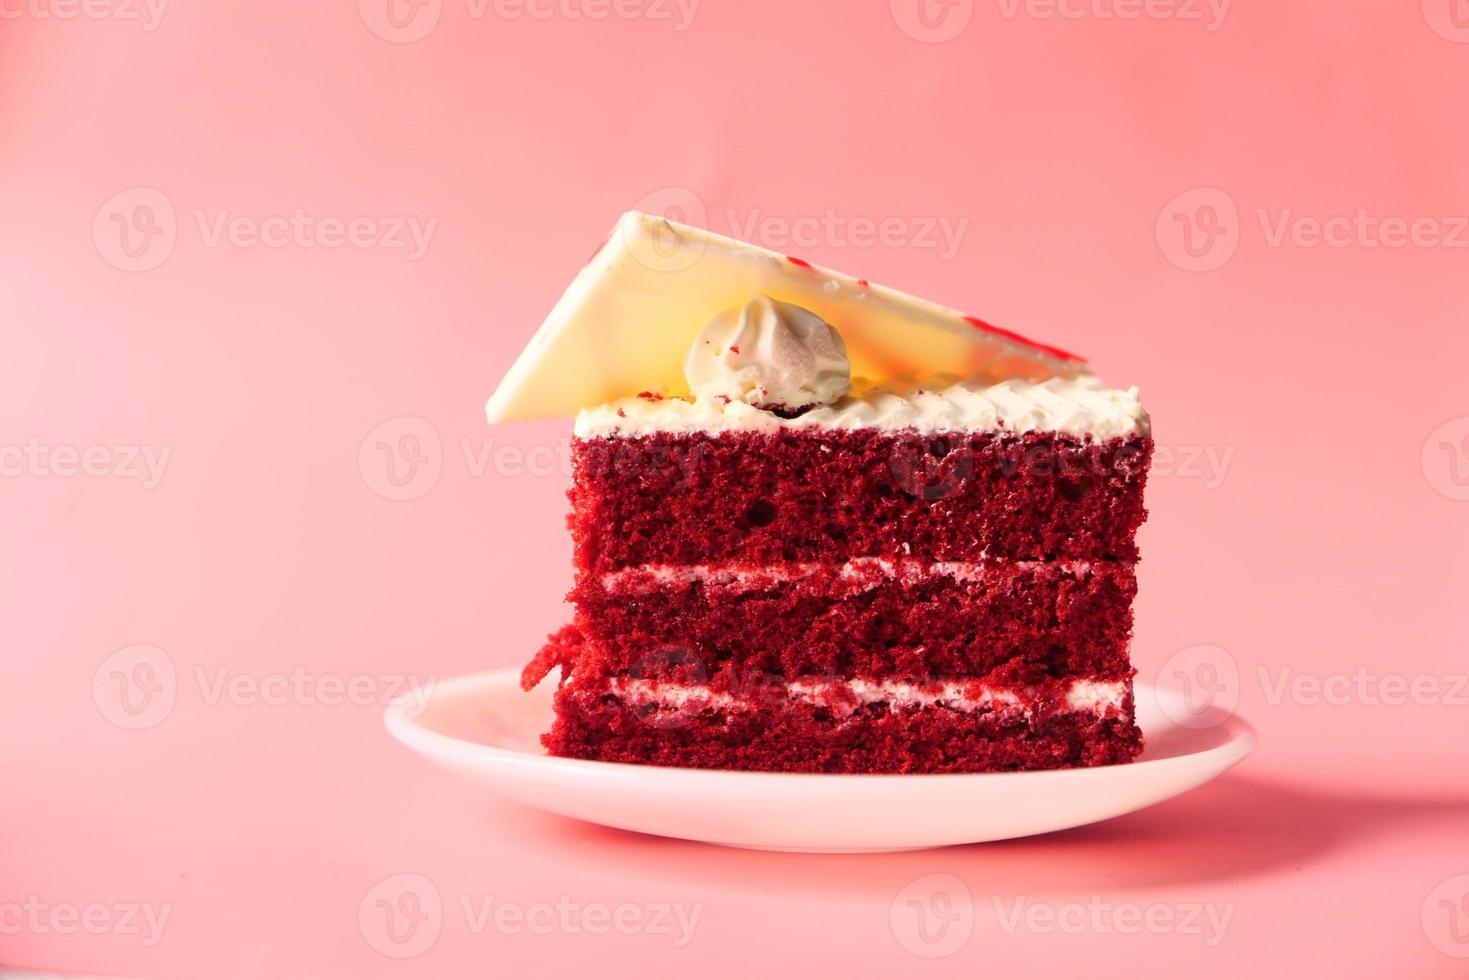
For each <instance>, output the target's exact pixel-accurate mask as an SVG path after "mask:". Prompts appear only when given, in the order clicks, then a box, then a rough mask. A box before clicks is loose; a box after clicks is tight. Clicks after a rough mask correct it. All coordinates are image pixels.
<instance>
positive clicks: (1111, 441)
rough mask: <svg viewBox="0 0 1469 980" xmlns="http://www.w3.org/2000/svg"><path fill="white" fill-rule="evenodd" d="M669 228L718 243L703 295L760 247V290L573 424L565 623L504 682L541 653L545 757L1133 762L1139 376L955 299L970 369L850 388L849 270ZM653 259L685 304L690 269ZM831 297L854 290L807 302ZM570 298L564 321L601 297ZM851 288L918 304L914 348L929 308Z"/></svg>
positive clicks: (869, 763)
mask: <svg viewBox="0 0 1469 980" xmlns="http://www.w3.org/2000/svg"><path fill="white" fill-rule="evenodd" d="M640 227H641V225H640ZM668 228H669V229H670V230H671V231H673V232H674V233H675V234H676V235H689V236H691V235H699V236H703V237H701V238H700V239H699V240H700V241H704V242H706V243H708V242H712V243H714V245H717V246H720V247H723V248H725V249H727V250H728V254H727V255H726V259H728V257H729V256H730V255H732V256H733V259H732V260H728V261H726V262H725V263H724V265H722V266H720V267H719V270H717V271H722V272H723V273H726V275H723V276H721V279H720V282H721V283H722V282H724V280H725V279H727V278H729V275H727V273H729V272H730V270H731V269H737V268H740V267H742V264H748V263H759V264H760V265H761V270H762V271H761V274H760V277H759V281H758V282H757V283H755V284H754V285H755V286H756V287H757V288H759V289H761V290H762V291H761V292H758V293H754V294H753V295H748V296H747V298H746V300H745V301H744V302H743V303H742V304H741V305H738V306H732V307H730V308H728V309H725V310H723V311H716V314H715V315H713V316H712V319H711V318H709V317H706V318H705V319H706V320H708V325H707V326H705V325H704V323H702V322H696V323H691V324H689V325H688V327H687V329H686V331H685V333H684V337H683V340H684V346H685V348H686V350H687V354H686V356H685V358H684V365H683V367H684V375H685V377H686V379H687V387H686V389H685V392H684V393H677V392H673V391H664V392H662V393H657V394H655V393H652V392H644V393H642V394H640V395H636V394H635V395H630V396H628V397H621V398H615V399H611V400H609V401H606V402H605V403H603V404H599V405H592V406H589V407H584V408H583V410H582V411H581V412H580V413H579V414H578V416H577V420H576V429H575V438H574V440H573V446H572V451H573V462H574V476H573V485H572V489H571V492H570V497H571V502H572V516H571V521H570V524H571V530H572V535H573V539H574V544H575V561H576V582H575V586H574V589H573V591H572V594H571V598H572V600H573V601H574V603H575V606H576V613H575V620H574V623H573V624H572V625H570V626H568V627H566V628H565V629H563V630H562V631H561V632H560V633H558V634H556V635H555V636H554V637H552V639H551V641H550V643H549V644H548V645H547V646H546V647H545V649H543V650H542V651H541V653H540V654H539V655H538V656H537V657H536V658H535V660H534V661H533V662H532V663H531V664H530V665H529V666H528V667H527V668H526V671H525V677H524V680H525V683H526V686H527V687H528V688H529V687H531V686H533V685H535V684H536V683H537V682H539V681H540V680H541V679H542V678H543V677H544V676H545V675H546V674H548V673H550V672H552V671H553V670H554V669H555V668H556V667H558V666H559V667H560V668H562V671H561V684H560V687H559V689H558V691H557V693H556V697H555V704H556V721H555V724H554V726H553V728H552V730H551V731H550V732H549V733H548V734H547V735H546V736H545V743H546V746H547V747H548V749H550V751H551V752H553V753H555V754H557V755H564V756H573V757H578V758H585V759H599V760H605V761H614V762H635V763H651V764H658V765H670V766H699V767H719V768H739V769H762V770H782V771H801V772H983V771H994V770H1013V769H1043V768H1057V767H1065V766H1089V765H1102V764H1108V763H1117V762H1126V761H1130V760H1131V759H1133V758H1134V757H1135V756H1136V755H1137V753H1138V752H1139V751H1140V748H1141V738H1140V735H1139V732H1138V729H1137V727H1136V725H1135V724H1134V722H1133V698H1132V674H1133V671H1132V667H1131V664H1130V662H1129V656H1128V646H1129V637H1130V633H1131V623H1132V612H1131V606H1132V599H1133V595H1134V593H1135V591H1136V579H1135V577H1134V564H1135V562H1136V559H1137V552H1136V548H1135V545H1134V534H1135V532H1136V530H1137V528H1138V526H1139V524H1140V523H1141V522H1142V520H1143V518H1144V516H1145V512H1144V509H1143V502H1142V494H1143V485H1144V482H1145V480H1146V474H1147V469H1148V462H1149V458H1150V455H1151V452H1152V441H1151V438H1150V434H1149V424H1148V419H1147V416H1146V414H1145V413H1144V411H1143V410H1142V408H1141V406H1140V405H1139V404H1138V400H1137V395H1136V392H1135V391H1119V390H1112V389H1107V388H1105V387H1104V386H1102V385H1101V384H1100V383H1098V382H1097V381H1096V380H1095V379H1094V378H1093V377H1092V376H1090V375H1089V374H1087V373H1086V372H1085V366H1084V364H1083V363H1082V362H1080V361H1079V360H1078V359H1076V358H1073V357H1072V356H1070V355H1067V354H1065V353H1064V352H1062V351H1058V350H1055V349H1054V348H1047V347H1043V346H1039V345H1032V344H1030V343H1029V342H1027V341H1024V340H1023V339H1021V338H1019V337H1016V336H1015V335H1012V334H1009V333H1006V332H998V331H992V330H990V329H989V328H986V327H984V325H982V324H977V322H975V321H968V322H965V318H962V317H959V315H958V314H951V316H952V317H953V318H954V319H955V320H957V321H959V322H962V323H964V329H966V330H968V331H971V332H973V334H974V335H975V337H976V338H977V339H976V340H975V341H974V343H976V344H980V345H987V346H988V348H989V349H990V350H991V351H994V352H997V353H994V354H993V355H992V356H984V355H977V356H978V359H979V360H981V361H983V362H984V363H986V364H988V365H989V368H988V370H976V369H975V367H974V365H973V364H972V363H966V364H962V365H959V366H960V367H961V368H962V369H963V370H964V375H963V378H962V379H960V378H956V377H952V376H945V374H946V370H947V369H949V368H950V367H951V366H952V365H951V364H948V363H934V364H931V365H930V370H929V371H928V372H927V374H928V377H927V378H926V380H923V381H922V382H915V381H911V380H908V381H901V380H894V379H893V378H892V377H888V378H886V379H883V380H881V381H879V382H878V383H872V382H864V381H857V382H855V383H854V382H853V380H852V378H851V373H852V365H853V363H854V362H857V363H862V361H863V359H867V360H869V361H870V360H880V357H878V356H877V355H874V353H873V350H872V345H871V344H868V343H866V342H865V341H864V342H862V343H859V344H857V345H853V348H854V349H852V350H851V351H850V352H849V342H848V341H847V340H845V339H844V338H846V337H847V334H848V332H849V331H847V330H845V329H844V326H846V325H848V324H849V323H850V324H854V325H855V326H854V328H853V329H852V330H851V331H850V332H851V333H852V334H853V335H856V336H859V337H860V336H862V335H863V330H862V329H861V328H862V327H866V328H868V334H867V336H871V335H872V331H871V327H872V318H871V317H868V318H867V319H865V320H863V319H862V318H863V317H864V315H865V314H866V313H867V308H866V307H864V306H863V305H862V302H863V292H862V291H863V290H872V289H873V287H870V286H868V285H867V284H866V283H864V282H861V281H859V280H849V279H847V278H846V277H840V276H837V275H836V274H834V273H827V272H825V271H824V270H814V269H812V268H811V267H810V266H808V265H806V264H805V263H791V264H790V265H791V269H790V270H782V269H775V268H772V267H770V253H764V252H763V251H760V250H755V249H752V248H750V247H749V246H742V245H736V244H735V243H729V242H727V240H721V239H716V238H714V237H713V236H705V234H704V233H701V232H694V231H692V230H690V229H683V228H680V227H679V226H673V225H669V226H668ZM630 254H632V255H633V256H634V257H635V254H636V253H635V252H632V253H630ZM781 261H782V262H783V260H781ZM644 271H646V270H639V271H638V272H637V274H636V275H635V277H634V278H636V279H639V281H641V277H642V276H643V272H644ZM656 271H658V272H661V273H663V274H664V275H667V276H668V278H667V279H664V280H662V281H663V282H665V283H666V284H667V285H668V289H669V291H670V292H672V293H679V291H680V288H681V287H680V285H679V284H682V283H683V281H684V279H686V278H687V275H686V274H684V270H676V271H674V272H673V273H672V274H671V275H669V273H668V271H667V270H656ZM616 272H617V266H616V262H615V260H614V263H613V265H612V266H611V267H610V268H609V269H604V270H601V271H597V272H596V273H595V275H596V277H597V278H598V280H599V282H601V283H603V284H605V283H606V280H607V279H608V278H609V277H611V278H612V279H613V280H614V281H615V279H616V277H617V276H616ZM585 275H587V274H585V273H584V276H585ZM806 276H814V277H819V281H818V282H817V283H816V285H815V286H814V287H813V290H811V291H808V293H804V294H803V293H800V292H799V291H797V290H796V289H795V288H794V287H791V288H786V289H781V288H779V287H781V286H783V285H786V282H785V279H784V278H783V277H790V278H791V279H793V280H794V281H796V282H798V283H805V280H804V279H802V278H800V277H806ZM657 281H659V280H658V279H656V278H655V279H654V282H657ZM827 283H835V284H836V287H837V288H832V287H830V286H828V285H826V284H827ZM748 285H749V284H746V287H747V288H748ZM843 290H847V291H849V292H850V298H851V299H852V300H853V303H851V304H847V305H844V304H843V303H840V302H826V301H825V297H824V295H822V294H836V293H840V292H842V291H843ZM634 291H635V292H636V290H634ZM643 292H645V293H646V292H649V290H646V289H644V290H643ZM777 292H783V293H785V295H787V296H792V295H793V294H794V296H795V297H796V298H799V299H803V300H806V301H807V305H804V306H803V305H797V304H796V302H794V300H792V301H786V300H782V299H775V298H772V294H774V293H777ZM585 293H586V284H585V283H583V294H584V295H583V297H582V298H583V302H582V303H581V306H580V307H579V308H580V309H582V310H585V309H587V308H588V307H591V306H596V305H597V304H596V303H587V302H585ZM813 293H814V294H815V298H814V299H813ZM869 295H870V294H869ZM870 302H873V303H878V304H885V307H886V309H885V310H884V311H883V313H882V315H890V316H893V317H901V316H902V315H903V306H904V304H905V303H906V304H912V305H911V307H910V309H911V310H913V311H914V326H913V332H914V336H915V338H917V339H915V340H914V345H915V346H916V347H918V348H919V349H920V351H922V350H924V349H928V348H930V347H932V346H933V345H931V344H930V345H925V344H924V343H923V341H922V339H921V338H922V335H923V331H924V330H926V329H930V327H929V326H926V325H925V321H924V318H925V317H929V318H933V317H935V316H936V312H935V311H938V310H939V308H936V307H933V306H931V305H930V304H922V301H918V300H912V299H911V298H908V297H903V296H902V295H901V294H896V293H891V292H890V291H882V293H881V294H880V295H878V296H877V297H876V298H875V299H871V300H870ZM816 307H824V308H823V309H821V310H820V311H819V312H818V311H817V309H816ZM558 309H559V308H558ZM562 312H563V314H564V313H565V311H564V310H563V311H562ZM939 312H945V311H939ZM555 317H556V314H553V319H554V318H555ZM572 319H574V318H572ZM858 320H862V322H861V323H857V321H858ZM565 322H569V321H568V320H567V318H566V317H565V316H564V315H563V317H562V325H563V328H564V324H565ZM701 327H702V328H703V329H702V330H701V329H700V328H701ZM557 332H558V333H560V332H561V330H558V331H557ZM553 339H554V338H553ZM538 340H540V341H541V343H542V346H543V347H545V346H547V345H546V343H545V328H543V334H542V335H538ZM943 342H944V343H947V342H948V339H947V338H945V339H944V341H943ZM551 346H554V345H551ZM534 349H535V345H534V344H533V346H532V350H534ZM568 363H570V362H568ZM864 366H867V365H866V364H864ZM867 367H868V370H869V371H871V373H872V374H877V373H879V372H878V371H874V370H872V368H871V367H870V366H867ZM908 373H910V374H911V373H912V372H911V371H910V372H908ZM512 376H514V372H513V373H512ZM529 376H530V375H529V374H528V373H527V372H525V371H524V370H522V372H521V378H522V380H524V379H525V378H526V377H529ZM497 399H500V401H501V404H502V406H503V405H504V404H505V403H506V401H507V399H506V398H502V397H501V396H500V395H497ZM495 404H496V403H495V402H494V401H492V403H491V408H492V415H494V414H496V413H495ZM501 414H502V415H504V414H505V413H504V412H503V409H502V413H501ZM507 417H508V416H507Z"/></svg>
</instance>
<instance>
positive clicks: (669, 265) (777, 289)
mask: <svg viewBox="0 0 1469 980" xmlns="http://www.w3.org/2000/svg"><path fill="white" fill-rule="evenodd" d="M762 293H763V294H765V295H767V296H770V297H772V298H774V299H778V300H783V301H785V302H787V303H794V304H796V305H797V306H802V307H805V308H806V309H808V310H810V311H812V312H813V313H815V314H817V315H818V316H820V317H821V318H822V319H824V320H826V322H828V323H830V324H831V325H832V326H833V327H835V328H836V330H837V331H838V332H839V333H840V334H841V335H842V338H843V340H844V341H845V342H846V345H847V353H848V355H849V357H850V358H851V361H852V375H853V377H855V378H862V379H864V380H866V381H868V382H878V383H880V382H889V381H894V380H904V379H914V380H921V379H923V378H927V377H931V376H934V375H953V376H958V377H964V378H972V379H976V380H979V381H989V382H991V383H994V382H999V381H1003V380H1005V379H1008V378H1018V379H1022V380H1026V381H1040V380H1043V379H1045V378H1049V377H1074V376H1076V375H1078V374H1081V373H1084V372H1085V371H1086V364H1085V362H1084V361H1082V360H1080V359H1078V358H1074V357H1072V356H1070V355H1067V354H1065V352H1064V351H1058V350H1055V349H1054V348H1048V347H1045V346H1043V345H1035V344H1031V343H1029V342H1027V341H1025V340H1023V339H1022V338H1018V337H1015V336H1014V335H1009V334H1006V333H1004V332H997V331H995V330H994V329H993V328H987V327H986V326H984V325H983V324H980V323H979V322H978V321H974V320H971V319H968V318H966V317H965V316H964V315H963V314H961V313H959V312H958V311H956V310H951V309H948V308H946V307H943V306H939V305H938V304H936V303H930V302H928V301H927V300H922V299H919V298H917V297H915V296H909V295H907V294H906V293H901V292H899V291H897V290H895V289H888V288H886V287H883V286H876V285H869V284H868V283H866V282H864V281H861V280H857V279H853V278H852V277H850V276H846V275H843V274H841V273H838V272H832V271H830V270H828V269H822V268H819V267H812V266H808V265H806V264H804V263H801V262H799V261H793V260H792V259H791V258H789V257H788V256H784V255H781V254H779V253H777V252H772V251H770V250H768V249H764V248H760V247H759V246H756V245H749V244H746V243H744V242H738V241H735V240H734V239H732V238H726V237H724V236H722V235H716V234H714V233H712V232H708V231H704V230H702V229H698V228H691V227H689V226H687V225H681V224H677V223H675V222H672V221H669V220H667V219H665V218H659V217H654V216H652V215H647V214H641V213H638V212H636V211H634V212H629V213H628V214H626V215H624V216H623V217H622V219H621V220H620V221H619V222H618V223H617V227H616V228H614V229H613V230H612V234H611V236H610V237H609V238H608V239H607V243H606V244H605V245H603V246H602V248H601V249H600V250H599V251H598V252H597V254H596V255H594V256H593V257H592V259H591V261H590V262H588V263H587V265H586V267H585V268H584V269H582V271H581V272H580V273H579V274H578V275H577V277H576V278H575V279H574V280H572V283H571V285H570V286H569V287H568V288H567V290H566V293H565V294H564V295H563V296H562V297H561V299H560V301H558V302H557V304H556V306H555V308H554V309H552V310H551V313H550V315H549V316H548V317H547V318H546V321H545V322H544V323H543V324H541V328H540V329H539V330H537V331H536V334H535V336H534V337H532V338H531V341H530V343H529V344H528V345H527V346H526V348H525V350H524V351H523V352H522V353H521V355H520V357H519V358H517V359H516V361H515V363H514V364H512V365H511V367H510V370H509V371H508V372H507V373H506V375H505V378H504V380H502V381H501V382H500V386H499V388H497V389H496V391H495V394H494V395H493V396H492V397H491V398H490V401H489V404H488V405H487V406H486V407H485V411H486V414H487V415H488V416H489V420H490V421H491V422H506V421H516V420H528V419H542V418H558V417H570V416H573V415H575V414H576V413H577V412H578V411H580V410H581V409H584V408H590V407H592V406H595V405H601V404H603V403H605V402H610V401H613V400H614V399H618V398H624V397H627V396H629V395H635V394H638V393H639V392H643V391H652V392H656V393H659V394H663V395H679V394H684V393H686V392H687V391H688V385H687V383H686V382H685V380H684V372H683V366H684V357H685V355H686V354H687V353H688V349H689V345H690V344H691V343H692V342H693V340H694V338H695V337H696V336H697V335H698V333H699V331H700V330H701V329H702V328H703V327H704V326H705V324H707V323H708V322H709V321H710V320H711V319H713V318H714V317H715V316H717V315H719V314H720V313H722V312H724V311H726V310H731V309H737V308H739V307H742V306H744V305H745V304H746V303H748V302H749V301H750V300H751V299H753V298H754V297H756V296H758V295H760V294H762Z"/></svg>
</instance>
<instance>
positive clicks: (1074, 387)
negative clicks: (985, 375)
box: [576, 374, 1151, 439]
mask: <svg viewBox="0 0 1469 980" xmlns="http://www.w3.org/2000/svg"><path fill="white" fill-rule="evenodd" d="M781 429H879V430H883V431H904V430H911V431H915V432H920V433H925V434H933V433H942V432H975V431H985V430H991V429H1004V430H1006V431H1008V432H1061V433H1066V434H1069V435H1075V436H1091V437H1092V438H1094V439H1114V438H1122V437H1126V436H1132V435H1147V434H1148V433H1149V432H1150V431H1151V425H1150V423H1149V420H1148V413H1147V412H1146V411H1144V410H1143V407H1142V405H1141V404H1140V403H1139V401H1138V390H1137V389H1136V388H1128V389H1126V390H1120V389H1115V388H1108V387H1106V386H1105V385H1103V384H1102V383H1101V382H1100V381H1098V380H1097V379H1096V377H1095V376H1093V375H1089V374H1086V375H1081V376H1079V377H1075V378H1051V379H1049V380H1047V381H1040V382H1032V381H1020V380H1010V381H1002V382H1000V383H999V384H995V385H986V384H985V383H983V382H977V381H960V380H955V379H953V378H947V379H937V378H936V379H930V380H929V381H928V382H925V383H924V384H923V385H913V384H888V385H882V386H879V387H873V388H867V389H866V390H864V391H861V392H854V393H853V394H850V395H847V396H846V397H844V398H841V399H839V400H838V401H836V402H835V403H833V404H831V405H819V406H817V407H815V408H813V409H811V410H810V411H807V412H804V413H803V414H801V415H798V416H796V417H795V418H791V419H787V418H782V417H780V416H779V415H776V414H774V413H772V412H767V411H765V410H764V409H760V408H756V407H755V406H753V405H749V404H746V403H745V402H743V401H733V400H731V401H729V402H725V401H724V400H723V399H719V398H693V399H687V398H661V399H654V398H647V397H642V396H639V397H634V398H624V399H621V400H619V401H615V402H609V403H608V404H606V405H599V406H597V407H596V408H589V409H585V410H583V411H582V412H581V413H579V414H578V415H577V417H576V435H577V436H578V437H579V438H582V439H593V438H597V437H599V436H639V435H650V434H652V433H656V432H665V433H691V432H705V433H711V434H717V433H721V432H775V431H779V430H781Z"/></svg>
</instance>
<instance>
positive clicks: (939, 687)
mask: <svg viewBox="0 0 1469 980" xmlns="http://www.w3.org/2000/svg"><path fill="white" fill-rule="evenodd" d="M1131 686H1132V685H1131V684H1129V683H1128V682H1126V681H1099V680H1089V679H1082V680H1077V681H1074V682H1073V683H1072V684H1071V687H1070V688H1069V689H1068V690H1067V692H1066V708H1067V709H1068V710H1070V711H1077V712H1087V713H1090V714H1096V715H1106V714H1107V713H1109V712H1112V711H1120V710H1122V704H1123V701H1124V700H1125V699H1126V697H1127V695H1128V693H1129V691H1130V689H1131ZM610 687H611V690H612V692H613V693H614V694H617V695H619V696H621V697H624V698H627V699H628V700H631V701H634V702H637V703H642V704H647V703H656V704H659V705H661V706H663V707H666V708H672V709H675V710H679V709H684V708H689V707H692V708H695V709H702V708H705V707H709V708H717V709H721V710H723V709H728V708H740V707H747V706H749V705H750V703H751V699H749V698H745V697H740V696H737V695H734V694H729V693H726V692H715V691H712V690H710V689H709V688H708V687H707V686H704V685H700V684H671V683H667V682H662V681H649V680H640V679H637V678H631V677H614V678H613V679H612V680H611V682H610ZM785 691H786V697H788V698H789V699H791V700H792V701H799V702H803V703H811V704H818V705H823V706H826V707H830V708H832V709H835V710H845V711H846V712H848V713H850V712H851V711H854V710H855V709H856V707H857V706H858V705H867V704H880V703H883V702H886V703H887V705H888V708H889V710H891V711H898V710H900V709H902V708H908V707H915V706H917V707H930V706H933V705H944V706H946V707H949V708H952V709H954V710H956V711H977V710H980V709H986V710H991V711H1020V712H1023V713H1026V714H1029V713H1030V710H1031V709H1030V707H1029V706H1028V705H1027V704H1026V701H1027V700H1028V698H1022V697H1021V695H1030V694H1032V693H1034V692H1031V691H1029V690H1022V691H1020V692H1018V693H1017V692H1016V691H1007V690H1000V689H995V688H991V687H988V686H986V685H984V684H980V683H976V682H973V681H950V682H947V683H935V684H910V683H905V682H900V681H883V682H874V681H864V680H850V681H836V680H823V681H794V682H792V683H789V684H787V685H785Z"/></svg>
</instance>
